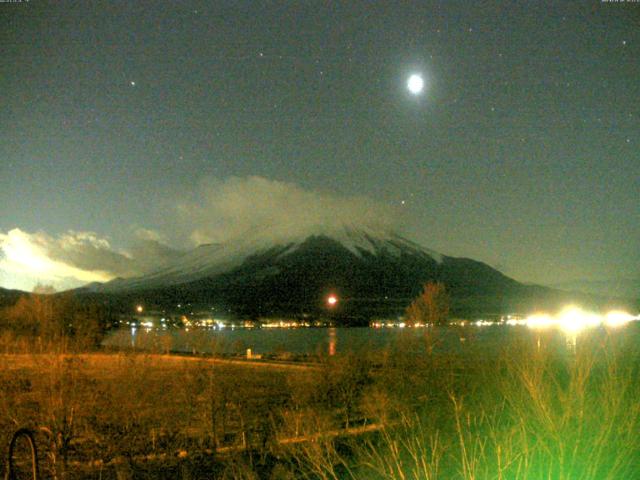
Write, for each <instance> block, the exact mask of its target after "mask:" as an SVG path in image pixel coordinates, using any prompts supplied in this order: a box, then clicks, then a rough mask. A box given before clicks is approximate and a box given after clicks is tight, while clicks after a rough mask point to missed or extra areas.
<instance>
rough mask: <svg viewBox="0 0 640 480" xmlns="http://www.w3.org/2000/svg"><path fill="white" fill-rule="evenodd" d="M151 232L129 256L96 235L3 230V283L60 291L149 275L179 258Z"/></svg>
mask: <svg viewBox="0 0 640 480" xmlns="http://www.w3.org/2000/svg"><path fill="white" fill-rule="evenodd" d="M149 232H150V231H147V232H146V234H147V235H146V237H144V235H143V237H144V238H143V239H139V240H137V241H136V242H135V243H134V246H133V247H132V248H131V250H130V251H129V252H124V251H117V250H115V249H114V248H113V247H112V246H111V244H110V243H109V241H108V240H107V239H105V238H101V237H99V236H98V235H97V234H95V233H93V232H76V231H72V230H70V231H68V232H66V233H64V234H62V235H59V236H58V237H53V236H51V235H48V234H46V233H44V232H36V233H29V232H25V231H23V230H21V229H19V228H14V229H12V230H10V231H8V232H7V233H2V232H0V285H2V286H3V287H5V288H17V289H24V290H31V288H33V286H34V285H37V284H41V283H44V284H47V285H52V286H54V287H55V288H56V289H58V290H61V289H66V288H73V287H78V286H81V285H84V284H87V283H90V282H106V281H108V280H111V279H113V278H115V277H120V276H121V277H129V276H134V275H140V274H143V273H146V272H148V271H149V270H150V269H153V268H157V267H159V266H161V265H162V264H163V263H164V262H165V261H167V260H168V259H169V258H170V257H172V255H175V254H177V252H176V251H175V250H173V249H171V248H169V247H167V246H166V245H163V244H161V243H160V242H159V241H158V240H152V239H149V235H148V234H149ZM158 238H159V237H158Z"/></svg>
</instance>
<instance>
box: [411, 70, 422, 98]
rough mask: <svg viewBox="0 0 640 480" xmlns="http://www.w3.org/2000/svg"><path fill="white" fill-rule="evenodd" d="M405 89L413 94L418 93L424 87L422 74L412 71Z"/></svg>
mask: <svg viewBox="0 0 640 480" xmlns="http://www.w3.org/2000/svg"><path fill="white" fill-rule="evenodd" d="M407 89H408V90H409V91H410V92H411V93H412V94H414V95H420V94H421V93H422V90H423V89H424V80H423V78H422V76H420V75H418V74H417V73H414V74H413V75H411V76H410V77H409V80H407Z"/></svg>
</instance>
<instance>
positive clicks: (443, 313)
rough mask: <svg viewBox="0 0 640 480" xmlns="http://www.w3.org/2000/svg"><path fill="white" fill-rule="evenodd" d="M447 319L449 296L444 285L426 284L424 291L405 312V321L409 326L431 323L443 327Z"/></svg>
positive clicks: (438, 283)
mask: <svg viewBox="0 0 640 480" xmlns="http://www.w3.org/2000/svg"><path fill="white" fill-rule="evenodd" d="M448 319H449V295H448V294H447V292H446V289H445V286H444V283H440V282H437V283H434V282H428V283H426V284H425V286H424V290H423V291H422V293H421V294H420V296H419V297H417V298H416V299H415V300H413V302H411V305H409V306H408V307H407V310H406V312H405V321H406V322H407V323H409V324H414V325H415V324H416V323H431V324H433V325H445V324H446V323H447V320H448Z"/></svg>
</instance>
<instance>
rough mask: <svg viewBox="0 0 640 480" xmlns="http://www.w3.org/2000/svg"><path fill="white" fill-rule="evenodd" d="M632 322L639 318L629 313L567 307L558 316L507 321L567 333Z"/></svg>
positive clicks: (510, 323)
mask: <svg viewBox="0 0 640 480" xmlns="http://www.w3.org/2000/svg"><path fill="white" fill-rule="evenodd" d="M634 320H640V315H639V316H633V315H631V314H630V313H627V312H624V311H621V310H614V311H611V312H609V313H607V314H605V315H601V314H598V313H594V312H587V311H584V310H582V309H580V308H578V307H573V306H571V307H567V308H565V309H564V310H562V311H561V312H560V313H559V314H557V315H555V316H551V315H548V314H545V313H536V314H533V315H530V316H529V317H527V318H525V319H523V320H509V321H507V324H509V325H526V326H527V327H529V328H532V329H538V330H542V329H547V328H552V327H559V328H561V329H562V330H564V331H567V332H572V333H575V332H578V331H580V330H584V329H586V328H594V327H599V326H601V325H604V326H605V327H611V328H616V327H621V326H624V325H626V324H627V323H629V322H632V321H634Z"/></svg>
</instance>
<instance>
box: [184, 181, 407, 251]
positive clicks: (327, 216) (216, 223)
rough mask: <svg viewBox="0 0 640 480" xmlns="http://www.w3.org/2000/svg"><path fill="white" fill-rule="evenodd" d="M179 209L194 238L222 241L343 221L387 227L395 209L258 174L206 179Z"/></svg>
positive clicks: (330, 226)
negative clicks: (303, 187)
mask: <svg viewBox="0 0 640 480" xmlns="http://www.w3.org/2000/svg"><path fill="white" fill-rule="evenodd" d="M179 210H180V215H181V217H182V218H183V219H184V220H185V221H186V223H187V227H188V228H189V231H190V232H191V240H192V241H193V242H194V243H196V244H201V243H212V242H224V241H226V240H230V239H233V238H237V237H239V236H242V235H245V234H247V232H250V231H257V232H260V235H263V236H265V237H270V238H273V239H279V238H289V237H298V236H301V235H305V234H309V233H317V232H322V231H327V230H331V229H336V228H339V227H342V226H344V225H366V226H368V227H373V228H380V229H385V230H386V229H390V228H393V227H394V226H395V224H396V223H397V221H396V220H397V218H398V215H397V212H396V211H395V209H393V208H391V207H389V206H387V205H383V204H381V203H380V202H376V201H374V200H372V199H370V198H368V197H365V196H344V195H336V194H333V193H327V192H321V191H307V190H303V189H302V188H300V187H299V186H297V185H295V184H292V183H286V182H279V181H273V180H269V179H266V178H263V177H243V178H239V177H231V178H229V179H226V180H218V179H207V180H205V181H203V182H202V183H201V185H200V188H199V190H198V191H197V194H196V196H195V198H193V199H191V200H190V201H187V202H183V203H182V204H181V205H180V207H179Z"/></svg>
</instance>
